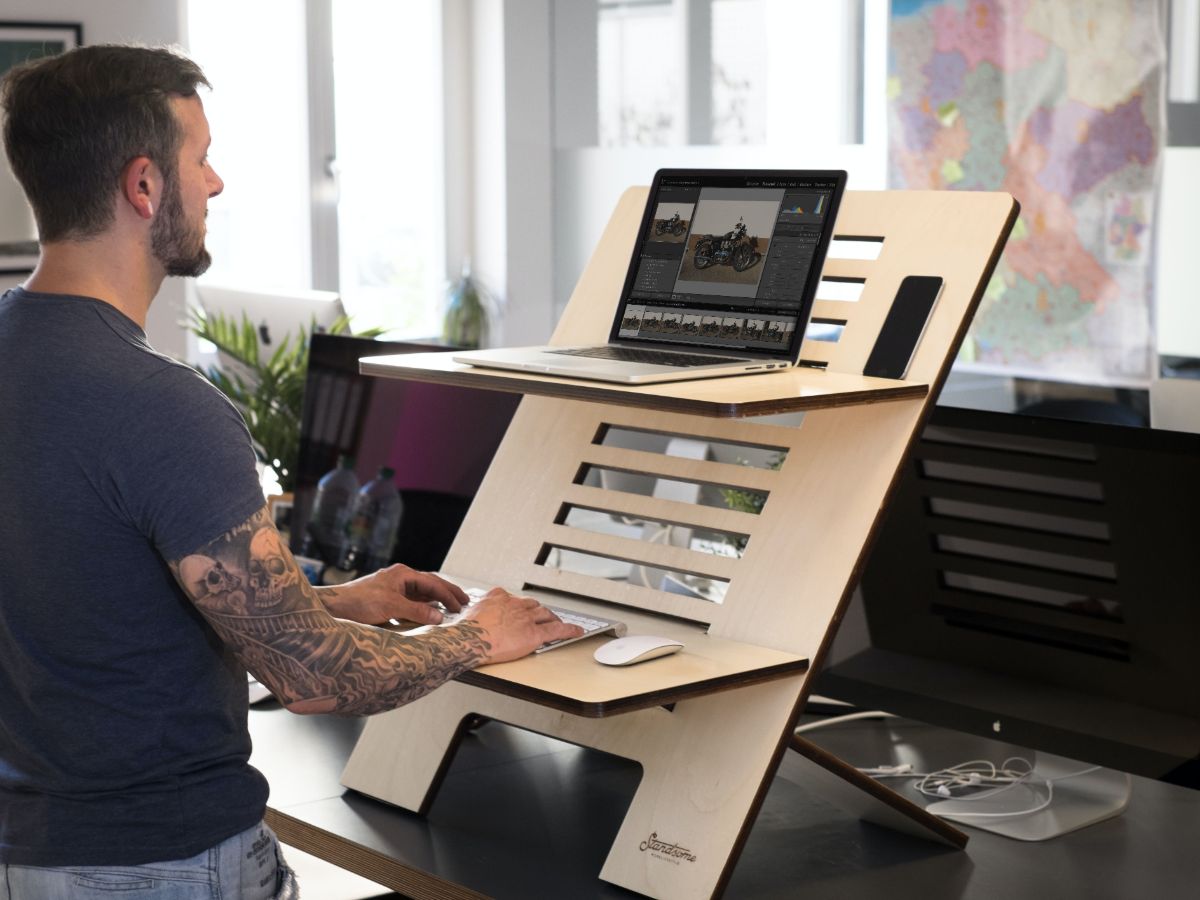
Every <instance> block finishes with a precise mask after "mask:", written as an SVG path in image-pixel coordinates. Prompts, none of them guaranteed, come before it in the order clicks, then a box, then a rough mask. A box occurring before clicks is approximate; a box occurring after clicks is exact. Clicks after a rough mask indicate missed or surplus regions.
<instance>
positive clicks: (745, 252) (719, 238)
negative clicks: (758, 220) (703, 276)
mask: <svg viewBox="0 0 1200 900" xmlns="http://www.w3.org/2000/svg"><path fill="white" fill-rule="evenodd" d="M760 259H762V254H761V253H760V252H759V250H758V236H757V235H752V234H748V233H747V232H746V223H745V222H744V221H743V220H742V219H741V218H740V217H739V218H738V220H737V224H736V225H735V226H734V227H733V230H732V231H727V232H725V234H723V235H715V234H710V235H706V236H704V237H703V238H701V239H700V241H699V243H697V244H696V249H695V252H694V253H693V263H694V265H695V266H696V268H697V269H707V268H708V267H709V266H713V265H717V266H733V270H734V271H735V272H744V271H746V270H747V269H749V268H750V267H751V266H753V265H755V264H756V263H758V261H759V260H760Z"/></svg>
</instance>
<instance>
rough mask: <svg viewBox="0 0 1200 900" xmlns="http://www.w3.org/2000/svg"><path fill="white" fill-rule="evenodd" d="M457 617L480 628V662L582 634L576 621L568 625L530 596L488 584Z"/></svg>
mask: <svg viewBox="0 0 1200 900" xmlns="http://www.w3.org/2000/svg"><path fill="white" fill-rule="evenodd" d="M459 621H460V622H474V623H475V624H476V625H479V626H481V627H482V628H483V634H482V635H481V637H482V639H483V640H484V641H485V642H486V644H487V646H488V653H487V657H486V658H485V659H484V661H483V664H484V665H488V664H489V663H498V662H508V661H509V660H512V659H520V658H521V657H522V656H527V655H528V654H530V653H532V652H533V651H534V650H536V649H537V648H538V647H540V646H542V644H545V643H547V642H549V641H561V640H566V639H567V638H573V637H579V635H581V634H583V629H582V628H580V627H579V626H578V625H568V624H567V623H565V622H564V621H563V620H562V619H560V618H559V617H558V616H556V615H555V614H554V613H552V612H550V610H548V609H546V607H544V606H542V605H541V604H540V603H538V602H537V601H536V600H534V599H533V598H532V597H519V596H516V595H513V594H510V593H509V592H508V591H506V590H504V589H503V588H492V589H491V590H490V591H488V592H487V594H486V595H485V596H484V598H483V599H482V600H480V601H479V602H478V603H477V604H475V606H473V607H472V608H471V609H469V610H468V611H467V614H466V615H465V616H463V618H462V619H461V620H459ZM451 627H454V626H451Z"/></svg>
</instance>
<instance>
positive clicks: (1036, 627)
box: [816, 406, 1200, 836]
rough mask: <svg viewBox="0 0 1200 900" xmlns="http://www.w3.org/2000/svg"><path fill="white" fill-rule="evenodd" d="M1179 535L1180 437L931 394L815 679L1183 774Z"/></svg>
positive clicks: (1197, 718) (1185, 732) (1198, 755)
mask: <svg viewBox="0 0 1200 900" xmlns="http://www.w3.org/2000/svg"><path fill="white" fill-rule="evenodd" d="M1197 548H1200V435H1197V434H1185V433H1178V432H1168V431H1158V430H1151V429H1148V428H1134V427H1127V426H1123V425H1113V424H1098V423H1095V422H1084V421H1069V420H1065V419H1064V420H1052V419H1046V418H1039V417H1035V416H1029V415H1013V414H1010V413H1004V412H995V411H984V410H971V409H953V408H949V407H945V406H939V407H936V408H935V409H934V411H933V413H932V415H931V417H930V420H929V422H928V424H927V425H926V427H925V429H924V431H923V432H922V434H921V436H920V437H919V439H918V441H917V442H916V444H915V445H914V449H913V452H912V454H911V457H910V459H909V461H908V462H907V463H906V465H905V468H904V469H903V470H902V471H901V473H900V476H899V482H898V484H897V487H896V491H895V494H894V496H893V498H892V500H891V502H890V503H889V505H888V507H887V509H886V511H885V516H884V520H883V522H882V524H881V525H880V528H879V532H878V536H877V538H876V542H875V544H874V546H873V549H872V550H871V553H870V555H869V557H868V559H867V561H866V564H865V567H864V569H863V574H862V579H861V585H860V586H861V597H862V603H863V611H864V613H865V618H866V622H867V629H868V632H869V644H868V646H866V647H850V648H847V647H846V646H844V642H842V641H839V642H838V644H836V645H835V647H834V650H833V653H832V655H831V656H832V658H833V659H836V660H837V662H836V663H834V664H832V665H831V666H830V667H828V668H827V669H826V670H825V671H824V672H823V673H822V674H821V675H820V677H819V680H818V682H817V684H816V690H817V691H818V692H819V693H821V694H824V695H827V696H830V697H833V698H837V699H840V700H846V701H849V702H851V703H853V704H855V705H857V706H865V707H867V708H870V709H882V710H886V711H888V712H892V713H895V714H899V715H903V716H906V717H908V718H913V719H918V720H921V721H924V722H928V723H930V724H934V725H941V726H945V727H948V728H952V729H955V730H958V731H962V732H968V733H973V734H978V735H981V736H984V737H989V738H993V739H998V740H1002V741H1006V742H1009V743H1011V744H1016V745H1018V746H1021V747H1027V748H1031V749H1033V750H1036V751H1039V752H1040V753H1045V754H1054V755H1056V756H1058V757H1065V758H1067V759H1069V760H1078V761H1082V762H1084V763H1088V764H1093V765H1097V766H1103V767H1109V768H1111V769H1113V770H1118V771H1119V772H1121V773H1133V774H1138V775H1143V776H1147V777H1151V778H1156V779H1160V780H1164V781H1167V782H1172V783H1176V784H1180V785H1185V786H1189V787H1192V788H1200V653H1198V652H1197V651H1198V649H1200V648H1198V646H1197V640H1198V638H1200V594H1198V593H1197V588H1196V586H1197V584H1200V554H1198V553H1197ZM845 637H846V638H847V639H848V640H852V639H853V637H852V635H849V634H847V635H846V636H845ZM1082 783H1083V782H1082V780H1080V781H1079V782H1072V781H1064V782H1062V789H1063V790H1062V793H1064V794H1065V793H1066V792H1067V789H1068V787H1070V788H1074V787H1075V786H1077V785H1080V786H1081V785H1082ZM1059 793H1060V792H1059V791H1058V789H1056V790H1055V796H1056V797H1057V796H1059ZM963 821H966V822H967V823H968V824H972V825H977V826H980V827H987V826H986V825H985V824H984V823H983V822H981V821H980V820H978V819H977V820H975V821H971V820H969V819H966V820H963ZM995 821H996V822H1001V821H1005V819H1004V817H998V818H997V819H996V820H995ZM1013 821H1014V822H1016V821H1017V817H1015V816H1014V817H1013ZM992 830H998V829H992ZM1012 836H1019V835H1012Z"/></svg>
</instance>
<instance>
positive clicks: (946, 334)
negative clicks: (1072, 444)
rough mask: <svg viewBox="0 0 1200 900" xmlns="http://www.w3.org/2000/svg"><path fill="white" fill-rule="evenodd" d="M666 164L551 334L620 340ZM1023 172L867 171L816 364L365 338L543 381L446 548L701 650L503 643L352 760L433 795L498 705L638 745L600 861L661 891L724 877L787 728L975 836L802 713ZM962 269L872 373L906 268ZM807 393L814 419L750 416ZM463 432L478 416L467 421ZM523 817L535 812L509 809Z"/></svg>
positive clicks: (560, 731) (620, 216)
mask: <svg viewBox="0 0 1200 900" xmlns="http://www.w3.org/2000/svg"><path fill="white" fill-rule="evenodd" d="M645 200H646V189H644V188H633V189H630V190H629V191H627V192H626V193H625V194H624V196H623V197H622V198H621V200H620V202H619V203H618V205H617V208H616V210H615V212H614V214H613V217H612V219H611V220H610V222H609V225H608V227H607V229H606V230H605V232H604V235H603V237H602V239H601V241H600V244H599V246H598V247H597V249H596V252H595V254H594V255H593V257H592V260H591V262H590V263H589V265H588V267H587V269H586V270H585V272H584V274H583V276H582V277H581V279H580V281H579V284H578V286H577V287H576V290H575V292H574V294H573V295H572V298H571V301H570V303H569V305H568V307H567V309H566V312H565V314H564V316H563V319H562V321H561V322H560V324H559V326H558V328H557V329H556V331H555V333H554V336H553V339H552V342H553V343H556V344H562V345H566V344H577V343H589V342H590V343H595V342H602V341H603V340H604V339H605V338H606V336H607V333H608V328H609V325H610V323H611V321H612V317H613V314H614V309H615V304H616V300H617V297H618V294H619V292H620V288H621V283H622V279H623V276H624V272H625V269H626V266H627V263H628V260H629V257H630V254H631V250H632V246H633V241H634V238H635V234H636V231H637V229H638V226H639V223H640V216H641V210H642V209H643V207H644V204H645ZM1016 214H1017V204H1016V202H1015V201H1014V200H1013V198H1012V197H1011V196H1009V195H1008V194H1003V193H968V192H879V193H861V192H858V193H856V192H850V193H847V194H846V196H845V199H844V201H843V205H842V209H841V211H840V214H839V217H838V221H837V230H836V236H835V241H836V240H839V239H845V238H866V239H869V240H870V241H872V242H875V243H878V244H879V245H880V253H879V255H878V257H877V258H876V259H874V260H845V259H831V260H829V261H827V262H826V265H825V268H824V271H823V277H824V278H826V279H829V278H833V279H840V280H843V281H853V282H858V283H861V285H862V293H861V295H860V297H859V299H858V300H857V301H855V302H845V301H826V300H819V301H818V302H817V303H816V305H815V307H814V312H813V318H814V319H815V320H817V321H821V322H827V323H836V324H841V325H843V326H844V329H843V331H842V332H841V336H840V338H839V339H838V340H837V342H836V343H829V342H824V341H806V342H805V344H804V347H803V351H802V358H803V359H804V360H805V361H806V362H807V363H808V364H809V365H808V366H807V367H804V368H798V369H792V370H787V371H783V372H779V373H772V374H764V375H754V376H748V377H735V378H721V379H710V380H704V381H695V382H684V383H674V384H669V385H656V386H637V387H625V386H615V385H607V384H600V383H591V382H583V381H577V380H567V379H553V378H546V377H541V376H532V375H531V376H525V375H521V374H514V373H507V372H489V371H486V370H482V369H473V368H470V367H465V366H460V365H458V364H455V363H453V362H452V361H451V360H449V359H447V358H446V355H444V354H428V355H423V354H416V355H408V356H402V357H383V358H373V359H367V360H364V361H363V362H362V370H363V371H364V372H367V373H369V374H374V375H379V376H384V377H395V378H406V379H412V380H418V381H429V382H436V383H444V384H460V385H469V386H472V387H482V388H491V389H494V390H502V391H519V392H521V393H523V394H525V395H526V397H525V399H524V400H523V401H522V403H521V405H520V408H519V409H518V411H517V415H516V417H515V418H514V420H513V422H512V425H511V426H510V428H509V431H508V433H507V435H506V437H505V439H504V441H503V443H502V445H501V447H500V449H499V452H498V453H497V455H496V458H495V460H494V462H493V464H492V466H491V468H490V469H489V471H488V474H487V477H486V478H485V480H484V483H483V485H482V487H481V488H480V491H479V493H478V495H477V497H476V499H475V501H474V503H473V505H472V506H471V509H470V511H469V513H468V515H467V517H466V520H465V522H464V523H463V527H462V529H461V531H460V532H459V534H458V537H457V539H456V540H455V543H454V546H453V547H452V548H451V550H450V553H449V555H448V556H447V559H446V562H445V565H444V571H445V572H446V573H447V574H449V575H451V576H453V577H455V578H457V579H459V580H462V581H465V582H467V583H479V584H500V585H503V586H505V587H508V588H510V589H514V590H520V591H524V592H527V593H531V594H533V595H534V596H538V597H542V598H544V599H546V600H548V601H550V602H552V603H554V604H556V605H560V606H561V605H566V606H573V607H576V608H578V609H580V610H582V611H585V612H588V611H590V612H593V613H597V612H598V613H601V614H608V615H610V616H611V615H613V614H614V612H617V613H619V615H620V617H621V618H623V619H625V620H626V621H627V622H628V623H629V629H630V632H631V633H638V632H648V633H655V634H666V635H671V636H676V637H678V638H680V639H681V640H682V641H683V642H684V643H685V645H686V646H685V649H684V651H683V652H682V653H680V654H678V655H676V656H672V657H669V658H664V659H660V660H655V661H654V662H653V663H647V664H644V665H640V666H636V667H632V668H629V669H610V668H606V667H603V666H600V665H599V664H597V663H595V662H594V661H593V660H592V658H591V653H592V650H593V649H594V647H595V641H597V640H602V639H601V638H594V639H591V640H589V641H584V642H581V643H579V644H576V645H574V646H572V647H568V648H563V649H561V650H556V651H554V652H553V653H549V654H544V655H540V656H537V657H532V658H526V659H523V660H518V661H516V662H511V663H505V664H502V665H496V666H489V667H486V668H483V669H480V670H477V671H474V672H470V673H467V674H465V675H463V676H461V677H460V678H459V679H458V680H457V681H456V682H454V683H451V684H448V685H446V686H444V687H442V688H441V689H439V690H437V691H436V692H434V693H433V694H431V695H429V696H427V697H425V698H423V699H421V700H419V701H417V702H415V703H412V704H409V705H408V706H406V707H403V708H401V709H398V710H395V711H393V712H390V713H385V714H382V715H378V716H374V717H372V719H371V720H370V721H369V722H368V723H367V726H366V728H365V729H364V731H363V734H362V737H361V738H360V739H359V741H358V743H357V745H356V747H355V750H354V753H353V754H352V755H351V758H350V760H349V762H348V764H347V766H346V769H345V771H344V773H343V778H342V781H343V784H345V785H346V786H347V787H350V788H353V789H355V790H357V791H361V792H363V793H365V794H368V795H370V796H373V797H376V798H379V799H381V800H384V801H387V802H389V803H393V804H395V805H397V806H401V807H404V808H406V809H410V810H414V811H418V812H420V811H424V810H427V809H428V807H429V804H430V803H431V801H432V798H433V796H434V792H435V791H436V788H437V786H438V784H439V782H440V779H441V777H442V776H443V774H444V773H445V771H446V767H447V765H448V763H449V760H450V759H451V757H452V754H453V752H454V749H455V747H456V745H457V743H458V741H459V739H460V737H461V735H462V733H463V728H464V723H465V722H467V721H470V720H471V719H472V717H474V716H476V715H483V716H487V717H489V718H491V719H496V720H500V721H503V722H506V723H509V724H511V725H516V726H518V727H521V728H525V729H528V730H530V731H534V732H538V733H542V734H546V735H550V736H553V737H556V738H560V739H562V740H565V741H568V742H571V743H575V744H578V745H582V746H586V747H593V748H596V749H599V750H603V751H606V752H609V753H612V754H616V755H618V756H621V757H625V758H628V759H632V760H635V761H637V762H638V763H640V764H641V766H642V770H643V776H642V780H641V782H640V784H639V787H638V790H637V793H636V795H635V796H634V799H633V802H632V804H631V805H630V808H629V810H628V812H627V814H626V816H625V819H624V821H623V823H622V825H621V827H620V829H619V831H618V834H617V836H616V839H615V840H614V842H613V844H612V847H611V849H610V851H609V853H608V857H607V860H606V861H605V863H604V866H603V868H602V869H601V871H600V872H599V873H598V874H599V877H600V878H602V879H604V880H606V881H609V882H612V883H615V884H618V885H621V886H624V887H626V888H629V889H631V890H634V891H637V892H639V893H642V894H646V895H649V896H652V897H659V898H689V900H690V898H696V897H703V896H715V895H718V894H719V893H720V892H721V891H722V889H723V887H724V885H725V883H726V881H727V880H728V877H729V875H730V872H731V871H732V867H733V864H734V863H735V862H736V859H737V856H738V853H739V852H740V849H741V847H742V844H743V842H744V840H745V838H746V835H747V833H748V830H749V827H750V825H751V824H752V823H753V820H754V817H755V815H756V813H757V811H758V809H759V806H760V805H761V803H762V799H763V796H764V792H765V790H766V786H767V785H768V783H769V782H770V780H771V777H772V775H773V774H774V772H775V770H776V768H777V766H778V764H779V761H780V757H781V755H782V754H783V752H784V751H785V749H786V748H787V747H788V746H789V745H790V746H793V747H794V748H795V749H797V750H800V751H802V754H803V758H805V759H806V760H808V761H809V762H810V763H811V765H812V766H813V767H814V768H815V769H819V770H820V771H822V772H824V773H826V774H828V775H830V776H831V780H832V781H833V782H834V783H837V784H849V785H851V787H852V788H853V787H855V786H857V787H860V788H861V789H862V790H861V792H859V791H854V790H851V794H852V795H856V796H860V797H861V798H862V801H863V808H864V813H865V814H869V815H878V816H879V817H880V818H882V819H883V820H888V821H891V822H892V824H895V825H897V826H899V827H915V828H919V829H926V830H927V831H928V832H929V833H930V834H932V835H934V836H936V837H939V838H941V839H942V840H945V841H949V842H951V843H958V844H959V845H961V844H962V843H963V842H965V837H963V836H962V835H961V833H959V832H957V831H955V830H954V829H952V828H949V827H948V826H945V825H944V824H943V823H941V822H939V821H937V820H934V819H932V817H928V816H925V815H924V813H922V812H921V811H920V810H918V809H917V808H916V807H914V806H912V805H911V804H907V803H905V802H904V801H902V800H900V799H899V798H898V797H895V796H894V795H891V794H890V792H887V791H884V790H882V789H879V788H877V787H876V786H874V785H873V784H872V783H870V782H868V781H867V780H866V779H864V778H862V777H861V776H859V775H858V773H857V772H856V771H855V770H853V769H851V768H850V767H849V766H845V765H844V764H842V763H840V761H838V760H837V759H836V758H835V757H832V756H830V755H828V754H823V753H819V752H817V751H815V750H814V749H813V748H811V747H810V746H809V745H807V744H806V742H804V741H802V740H799V739H794V738H793V736H792V734H791V729H792V725H793V723H794V722H795V720H796V718H797V717H798V715H799V713H800V711H801V709H802V707H803V703H804V700H805V698H806V696H807V692H808V684H809V679H808V675H809V673H810V672H811V671H813V670H814V669H816V668H817V667H818V666H819V665H820V662H821V659H822V657H823V655H824V653H825V651H826V649H827V647H828V645H829V643H830V641H831V639H832V636H833V633H834V630H835V628H836V626H837V623H838V621H839V620H840V617H841V615H842V612H843V610H844V607H845V604H846V602H847V599H848V597H849V594H850V591H851V590H852V588H853V585H854V583H855V581H856V579H857V574H858V570H859V566H860V565H861V563H862V561H863V559H864V558H865V554H866V549H867V546H868V544H869V542H870V538H871V536H872V534H873V532H874V530H875V527H876V523H877V520H878V518H879V514H880V510H881V508H882V507H883V505H884V503H885V501H886V499H887V496H888V493H889V491H890V489H891V487H892V484H893V481H894V479H895V476H896V472H897V469H898V468H899V466H900V463H901V461H902V460H903V458H904V455H905V453H906V452H907V449H908V447H909V444H910V442H911V441H912V440H913V438H914V436H915V435H916V433H917V430H918V428H919V427H920V424H921V422H922V420H923V418H924V416H925V414H926V412H927V410H928V408H929V405H930V404H931V403H932V398H933V396H935V395H936V391H937V388H938V387H939V386H940V384H941V382H942V380H943V379H944V377H945V375H946V373H947V372H948V370H949V367H950V363H951V361H952V359H953V356H954V354H955V352H956V351H957V348H958V346H959V344H960V342H961V340H962V337H963V335H964V333H965V330H966V327H967V325H968V323H969V321H970V319H971V316H972V314H973V311H974V309H975V307H976V305H977V304H978V303H979V301H980V298H981V297H982V295H983V292H984V289H985V287H986V285H987V282H988V279H989V278H990V277H991V273H992V270H993V268H994V266H995V263H996V261H997V259H998V257H999V254H1000V252H1001V249H1002V247H1003V244H1004V241H1005V239H1006V238H1007V235H1008V233H1009V230H1010V229H1011V227H1012V225H1013V222H1014V221H1015V218H1016ZM910 274H913V275H940V276H942V278H943V279H944V280H945V289H944V291H943V293H942V296H941V298H940V299H939V301H938V304H937V306H936V307H935V309H934V311H933V314H932V318H931V320H930V322H929V325H928V327H927V329H926V331H925V334H924V337H923V338H922V341H921V343H920V345H919V347H918V348H917V351H916V354H915V356H914V359H913V363H912V365H911V367H910V369H909V374H908V376H907V377H906V378H905V379H904V380H902V381H891V380H883V379H872V378H866V377H863V376H862V374H861V372H862V369H863V364H864V362H865V360H866V358H867V356H868V354H869V353H870V351H871V348H872V346H873V345H874V342H875V338H876V336H877V335H878V332H879V329H880V325H881V324H882V322H883V319H884V316H885V315H886V313H887V311H888V309H889V306H890V304H891V302H892V298H893V297H894V296H895V294H896V289H897V288H898V286H899V284H900V281H901V280H902V279H903V278H904V277H905V276H906V275H910ZM783 412H803V413H804V416H803V419H802V421H801V423H800V424H799V425H798V426H787V427H784V426H781V425H777V424H766V423H763V422H755V421H753V417H755V416H761V415H764V414H767V413H783ZM465 424H466V429H465V434H464V436H465V437H466V438H468V439H469V423H465ZM614 429H616V430H629V431H641V432H652V433H656V434H661V435H669V436H682V437H688V438H695V439H699V440H704V441H709V442H716V443H725V444H729V445H733V446H738V447H753V448H762V449H766V450H769V451H773V452H774V453H776V454H779V455H780V456H781V457H782V459H783V462H782V464H781V465H780V466H779V467H778V468H777V469H770V468H753V467H750V466H741V465H733V464H727V463H720V462H713V461H708V460H696V459H681V458H678V457H672V456H667V455H665V454H659V453H649V452H645V451H638V450H630V449H623V448H621V447H618V446H612V445H610V444H609V443H608V442H606V436H607V435H608V434H610V433H611V432H612V431H613V430H614ZM593 468H599V469H609V470H613V471H618V472H635V473H646V474H649V475H652V476H654V477H657V478H661V479H672V480H676V481H684V482H691V483H694V484H701V485H716V486H722V487H734V488H740V489H744V490H751V491H757V492H760V493H762V494H765V495H766V500H765V502H764V504H763V506H762V509H761V512H760V513H758V514H753V513H746V512H740V511H735V510H732V509H717V508H711V507H707V506H700V505H696V504H691V503H684V502H679V501H673V500H665V499H660V498H655V497H645V496H638V495H633V494H623V493H621V492H618V491H614V490H607V489H604V488H601V487H595V486H592V485H590V484H587V483H585V481H586V478H585V475H586V474H587V472H588V471H589V470H591V469H593ZM574 508H580V509H587V510H592V511H600V512H604V513H609V514H611V515H613V516H625V517H634V518H640V519H645V520H649V521H653V522H658V523H665V524H670V525H675V526H680V527H689V528H698V529H705V530H713V531H717V532H724V533H726V534H730V535H737V536H740V537H741V538H744V543H745V547H744V552H743V554H742V556H741V557H740V558H727V557H724V556H718V555H712V554H706V553H701V552H696V551H693V550H690V549H687V548H681V547H674V546H669V545H664V544H661V543H651V542H646V541H640V540H635V539H630V538H625V537H618V536H613V535H608V534H597V533H592V532H588V531H583V530H581V529H578V528H575V527H571V526H570V525H568V524H566V523H567V519H568V516H567V513H568V511H569V510H571V509H574ZM555 549H559V550H571V551H575V552H580V553H586V554H591V555H594V556H599V557H604V558H608V559H617V560H625V561H629V562H632V563H634V564H639V565H645V566H652V567H655V568H657V569H663V570H670V571H677V572H682V573H689V574H692V575H696V576H701V577H704V578H708V579H713V580H716V581H720V582H723V583H725V585H726V590H725V594H724V598H723V600H722V602H720V603H713V602H709V601H707V600H703V599H700V598H698V597H694V596H684V595H679V594H671V593H665V592H662V591H659V590H654V589H651V588H648V587H644V586H639V585H636V584H632V583H630V582H628V581H625V582H618V581H610V580H606V579H603V578H597V577H592V576H589V575H585V574H580V573H577V572H569V571H564V570H562V569H559V568H554V567H552V566H550V565H548V564H547V563H548V561H549V559H550V558H551V554H552V552H553V551H554V550H555ZM514 827H518V823H516V822H514Z"/></svg>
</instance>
